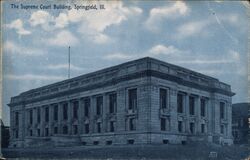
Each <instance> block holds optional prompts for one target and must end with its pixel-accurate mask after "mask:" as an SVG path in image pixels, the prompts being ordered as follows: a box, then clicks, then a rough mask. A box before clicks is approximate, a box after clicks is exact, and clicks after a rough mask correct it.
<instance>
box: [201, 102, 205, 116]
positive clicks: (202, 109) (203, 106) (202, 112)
mask: <svg viewBox="0 0 250 160" xmlns="http://www.w3.org/2000/svg"><path fill="white" fill-rule="evenodd" d="M205 115H206V101H205V99H201V116H202V117H205Z"/></svg>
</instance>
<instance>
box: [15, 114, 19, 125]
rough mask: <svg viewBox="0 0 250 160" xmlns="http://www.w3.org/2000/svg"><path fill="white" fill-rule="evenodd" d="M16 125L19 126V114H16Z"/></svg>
mask: <svg viewBox="0 0 250 160" xmlns="http://www.w3.org/2000/svg"><path fill="white" fill-rule="evenodd" d="M15 125H16V126H18V125H19V114H18V112H15Z"/></svg>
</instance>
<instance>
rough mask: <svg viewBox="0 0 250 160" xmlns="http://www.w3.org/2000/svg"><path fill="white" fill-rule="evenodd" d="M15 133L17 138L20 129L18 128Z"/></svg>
mask: <svg viewBox="0 0 250 160" xmlns="http://www.w3.org/2000/svg"><path fill="white" fill-rule="evenodd" d="M15 135H16V138H18V130H16V132H15Z"/></svg>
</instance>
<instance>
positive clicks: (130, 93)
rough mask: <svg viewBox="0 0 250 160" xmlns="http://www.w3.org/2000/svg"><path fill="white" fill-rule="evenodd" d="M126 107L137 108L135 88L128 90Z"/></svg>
mask: <svg viewBox="0 0 250 160" xmlns="http://www.w3.org/2000/svg"><path fill="white" fill-rule="evenodd" d="M128 103H129V106H128V109H132V110H134V109H136V108H137V89H136V88H135V89H130V90H128Z"/></svg>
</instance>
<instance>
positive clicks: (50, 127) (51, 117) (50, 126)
mask: <svg viewBox="0 0 250 160" xmlns="http://www.w3.org/2000/svg"><path fill="white" fill-rule="evenodd" d="M53 107H54V105H49V123H48V124H49V136H51V135H53V133H54V129H53V126H52V124H53V121H54V108H53Z"/></svg>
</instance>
